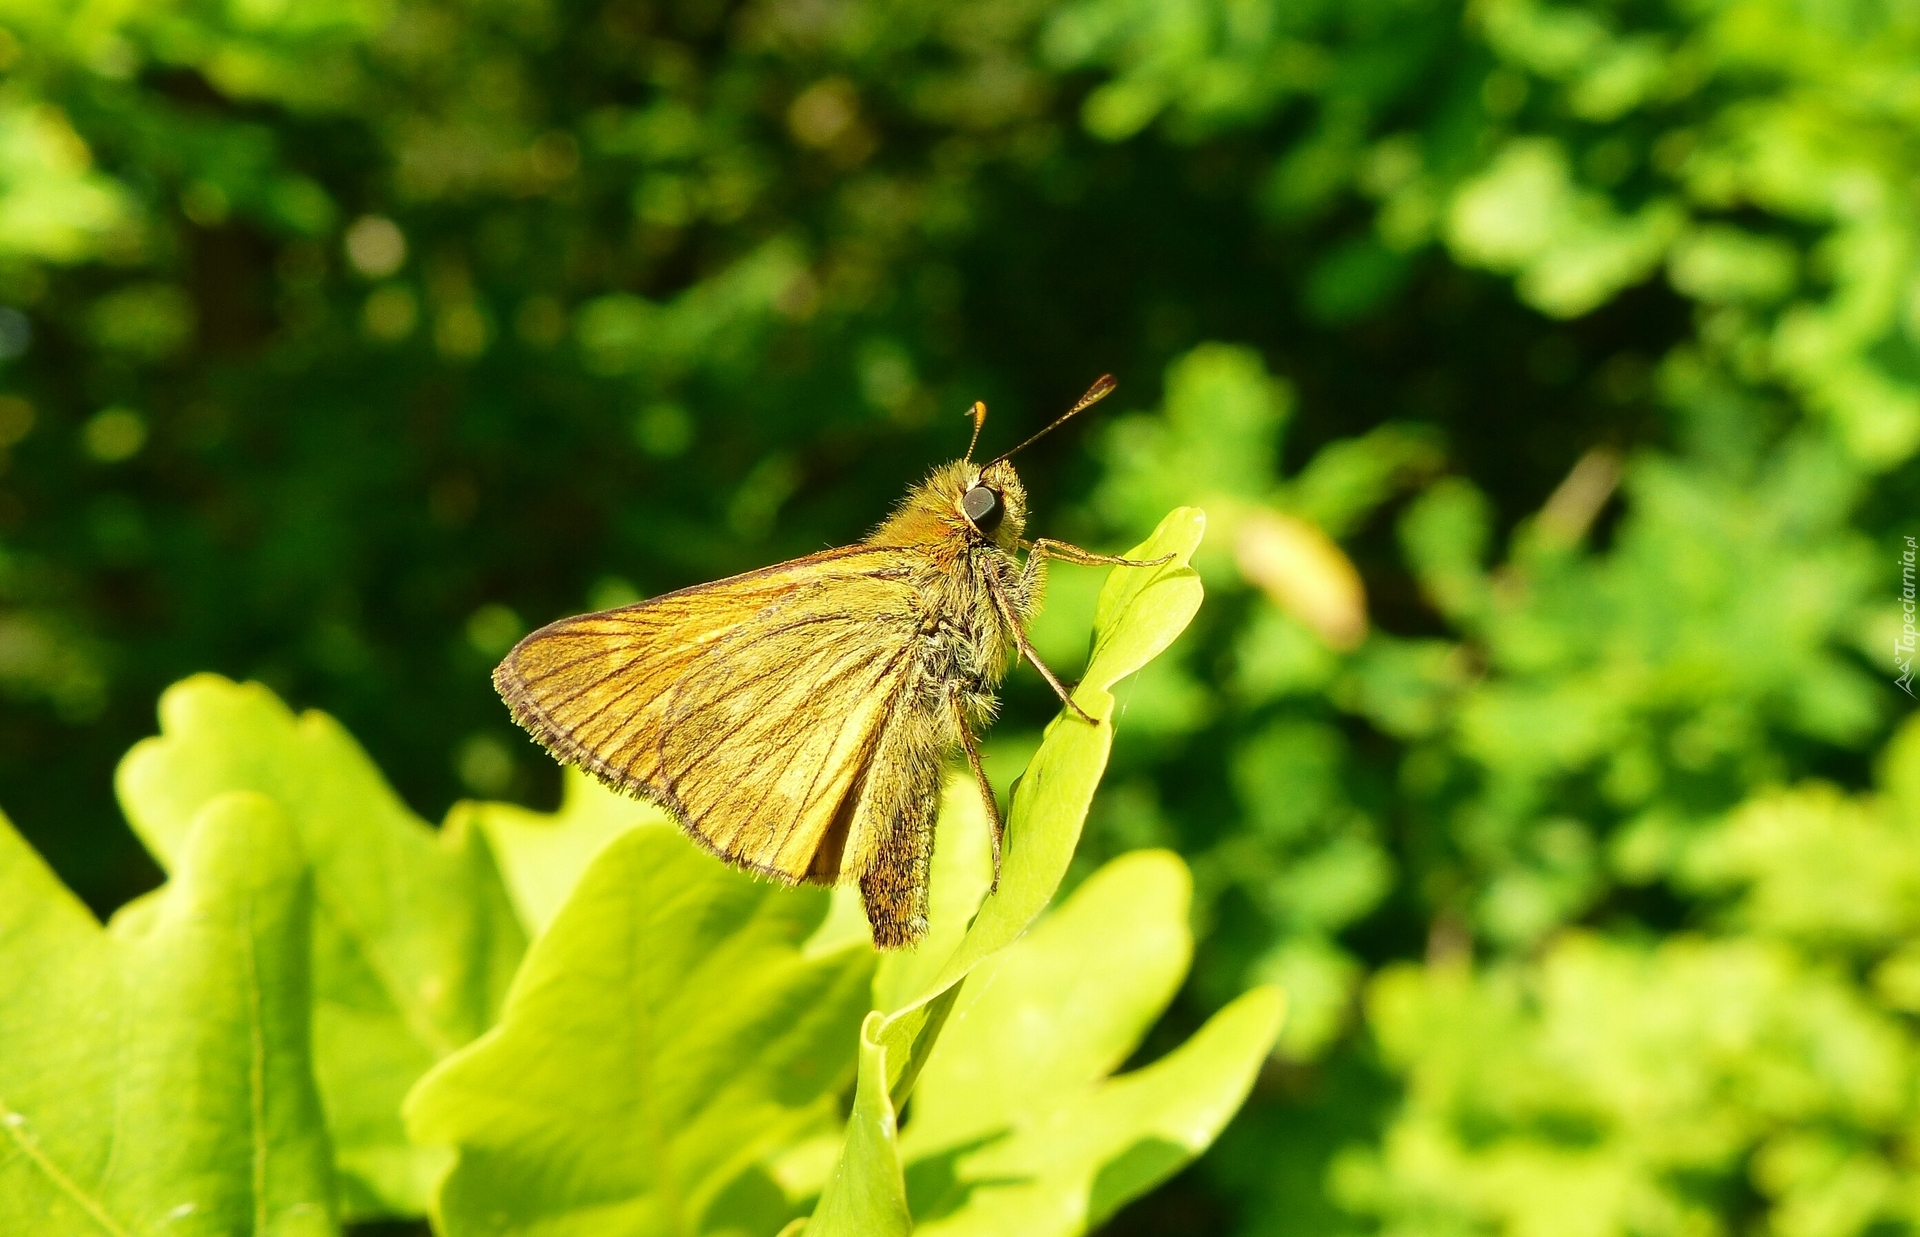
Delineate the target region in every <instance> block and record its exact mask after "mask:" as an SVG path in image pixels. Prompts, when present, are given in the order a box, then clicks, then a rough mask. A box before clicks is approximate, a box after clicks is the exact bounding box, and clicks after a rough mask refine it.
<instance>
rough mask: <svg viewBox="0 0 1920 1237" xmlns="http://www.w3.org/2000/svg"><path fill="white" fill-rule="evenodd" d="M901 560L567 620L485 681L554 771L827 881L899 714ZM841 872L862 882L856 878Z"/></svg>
mask: <svg viewBox="0 0 1920 1237" xmlns="http://www.w3.org/2000/svg"><path fill="white" fill-rule="evenodd" d="M910 571H911V564H910V563H908V564H903V563H902V561H901V552H900V551H899V550H898V549H886V550H881V549H877V548H869V547H864V546H856V547H850V548H848V549H844V550H828V551H825V552H823V553H820V554H814V555H809V556H807V557H806V558H801V559H795V560H794V561H792V562H789V563H782V564H780V565H778V566H775V567H769V568H766V569H764V570H762V571H754V572H748V573H747V574H745V575H740V576H734V577H732V578H730V579H726V580H719V581H716V582H714V583H712V584H706V585H700V586H698V587H695V588H691V589H684V590H681V591H680V592H677V593H668V594H666V595H664V596H661V597H656V598H653V599H652V600H650V601H644V602H640V603H638V604H637V605H632V606H624V607H621V608H620V609H616V610H607V611H602V612H600V613H598V614H587V615H582V616H580V617H578V618H571V619H562V620H561V621H559V622H557V623H552V624H549V625H548V626H546V627H543V628H541V629H540V630H539V631H536V632H534V633H533V634H532V635H530V636H528V637H527V638H526V639H524V640H522V641H521V642H520V643H519V644H518V645H516V646H515V647H514V649H513V651H512V652H511V653H509V654H508V655H507V658H506V660H504V661H503V662H501V664H500V666H499V668H498V669H497V670H496V671H495V672H494V682H495V684H496V685H497V686H498V687H499V689H500V693H501V695H502V696H503V697H505V698H506V700H507V703H508V705H509V706H510V707H511V708H512V710H513V714H514V717H515V718H516V719H517V720H518V721H519V722H520V723H521V724H522V725H523V726H525V727H526V728H527V729H528V730H529V731H531V732H532V733H533V735H534V737H535V738H537V739H538V740H539V741H540V742H541V743H542V744H544V745H545V746H546V747H547V748H548V749H549V750H551V751H552V752H553V753H554V754H555V755H556V756H558V757H560V759H562V760H563V761H566V762H567V763H569V764H575V765H578V766H580V767H581V768H584V769H586V770H587V771H589V772H591V773H593V774H594V775H595V776H597V777H598V778H600V780H602V781H603V782H606V783H607V784H608V785H610V786H612V787H614V788H615V789H618V790H622V791H626V792H628V793H632V794H637V795H639V796H641V797H644V798H647V799H650V800H652V801H654V802H657V803H660V804H661V805H663V806H664V807H666V808H667V809H668V810H669V811H670V812H671V813H672V814H673V815H674V816H675V818H676V819H677V820H678V821H679V823H680V824H681V826H682V827H683V828H685V829H686V830H687V832H688V833H689V834H691V835H692V836H693V837H694V838H695V839H696V840H698V841H699V842H700V843H701V844H702V845H704V846H706V847H708V848H709V849H711V850H713V851H714V852H715V853H716V854H719V855H721V856H722V857H724V858H726V859H728V860H730V861H731V862H734V863H737V864H739V865H741V866H743V867H747V868H751V869H753V870H756V871H759V872H761V873H764V874H766V875H769V876H774V877H777V878H779V879H783V880H789V881H793V880H815V881H826V882H831V881H832V880H834V879H837V878H839V877H840V876H841V875H843V873H842V871H841V868H842V849H843V848H845V850H846V858H847V860H848V861H850V862H853V863H854V864H855V865H856V866H857V865H859V864H863V863H864V862H865V861H866V858H867V856H868V855H869V854H870V853H871V851H872V849H873V845H874V843H875V842H877V841H878V839H874V838H867V837H854V838H851V839H850V838H849V837H848V830H849V827H850V825H852V823H853V822H852V820H851V816H852V808H853V805H854V804H855V803H856V802H857V801H858V800H859V798H860V791H861V789H862V786H863V783H864V779H865V777H866V774H867V771H868V768H869V766H870V764H871V762H872V758H873V756H874V753H875V752H876V750H878V748H879V745H880V743H881V739H882V736H883V735H884V734H885V733H886V729H887V726H888V724H889V721H890V720H891V719H892V718H893V716H894V714H895V712H896V710H897V709H899V708H901V707H910V702H908V701H906V699H905V698H906V696H907V695H908V691H907V688H908V684H909V682H910V681H911V677H912V670H913V667H912V664H911V659H912V656H913V649H914V641H915V636H916V632H917V630H918V621H917V618H916V607H915V602H916V593H915V590H914V588H913V585H912V584H911V582H910V579H909V576H910ZM849 874H851V875H858V874H859V872H858V871H857V870H856V871H854V872H852V873H849Z"/></svg>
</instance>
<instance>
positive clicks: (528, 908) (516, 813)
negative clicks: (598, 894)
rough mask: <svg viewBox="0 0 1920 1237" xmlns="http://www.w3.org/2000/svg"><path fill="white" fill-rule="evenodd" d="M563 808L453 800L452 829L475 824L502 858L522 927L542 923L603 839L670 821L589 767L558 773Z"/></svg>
mask: <svg viewBox="0 0 1920 1237" xmlns="http://www.w3.org/2000/svg"><path fill="white" fill-rule="evenodd" d="M561 777H562V781H561V794H560V810H559V811H558V812H535V811H532V810H530V809H528V808H523V807H520V806H519V805H517V804H513V803H458V804H455V805H454V808H453V811H452V812H449V813H448V814H447V827H448V829H449V830H455V829H461V828H470V829H478V830H479V831H480V833H481V834H483V835H484V836H485V837H486V839H487V843H488V845H490V846H491V847H492V848H493V853H494V856H495V857H496V858H497V859H498V861H499V864H500V875H501V877H502V878H503V879H504V880H505V881H506V885H507V895H508V896H509V897H510V898H511V899H512V900H513V909H514V911H515V912H516V913H517V914H518V915H519V916H520V923H521V926H522V927H524V928H525V929H526V930H527V935H529V936H536V935H538V934H539V933H541V932H544V931H546V930H547V926H548V925H549V924H551V923H552V922H553V917H554V916H555V915H556V914H558V913H559V911H560V904H561V903H562V902H565V901H566V900H567V895H568V894H569V893H572V892H573V887H574V886H575V885H576V884H578V883H579V881H580V874H581V873H583V872H585V871H586V870H587V865H588V864H590V863H592V862H593V858H594V856H595V855H598V854H599V853H600V851H601V849H602V848H604V847H605V846H606V844H607V843H608V842H611V841H612V840H613V839H614V838H616V837H618V836H619V835H620V834H622V833H625V832H626V831H627V830H628V829H631V828H634V827H635V826H637V825H664V824H671V823H673V822H672V818H671V817H669V816H668V815H667V814H666V812H665V811H664V810H662V809H661V808H659V807H656V806H655V805H653V804H651V803H643V802H641V801H639V800H638V799H630V798H628V797H626V796H625V795H621V794H617V793H615V792H614V791H612V790H609V789H608V788H607V787H606V786H604V785H602V784H601V783H600V782H599V781H598V780H596V779H595V778H594V777H593V776H592V775H591V774H587V773H582V772H581V771H580V770H578V769H567V770H564V771H563V772H562V774H561Z"/></svg>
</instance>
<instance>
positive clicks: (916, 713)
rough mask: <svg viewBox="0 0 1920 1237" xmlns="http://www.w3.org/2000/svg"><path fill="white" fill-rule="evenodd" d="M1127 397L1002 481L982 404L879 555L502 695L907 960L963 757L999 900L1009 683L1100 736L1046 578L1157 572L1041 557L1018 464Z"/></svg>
mask: <svg viewBox="0 0 1920 1237" xmlns="http://www.w3.org/2000/svg"><path fill="white" fill-rule="evenodd" d="M1113 388H1114V381H1113V379H1112V377H1111V376H1103V377H1102V378H1101V379H1100V380H1099V381H1098V382H1095V383H1094V384H1093V386H1092V387H1091V388H1090V389H1089V390H1088V391H1087V393H1086V394H1085V395H1084V396H1082V397H1081V398H1080V400H1079V401H1078V402H1077V403H1075V404H1074V405H1073V407H1072V408H1070V409H1068V410H1067V412H1066V413H1065V415H1063V416H1061V417H1060V418H1058V419H1057V420H1055V421H1054V422H1053V423H1052V424H1050V425H1048V426H1047V427H1046V428H1044V429H1042V430H1041V431H1040V432H1039V433H1037V434H1035V435H1033V436H1032V437H1031V438H1028V439H1027V440H1026V441H1025V442H1022V443H1021V444H1020V445H1019V446H1017V447H1015V448H1013V450H1011V451H1008V452H1006V453H1005V454H1003V455H1000V456H998V457H996V458H994V459H992V460H989V461H988V462H986V463H985V464H975V463H973V462H972V461H973V448H974V446H975V445H976V444H977V443H978V442H979V439H980V429H981V427H982V425H983V424H984V423H985V420H986V405H985V404H983V403H979V402H976V403H975V404H974V405H973V407H972V408H971V409H969V415H970V416H971V417H972V418H973V438H972V440H971V441H970V442H969V443H968V445H967V453H966V455H965V456H964V457H963V458H961V459H959V460H955V461H953V462H952V463H949V464H945V465H942V466H940V467H939V468H936V469H934V470H933V472H932V474H931V475H929V476H928V477H927V479H926V480H925V481H923V482H922V483H920V484H919V485H916V486H914V487H912V489H910V490H909V491H908V493H907V495H906V497H905V498H904V499H903V500H902V501H901V502H900V504H899V506H898V507H896V508H895V509H894V511H893V513H892V515H890V516H889V517H888V518H887V519H886V520H885V521H884V522H883V523H882V524H881V525H880V526H879V528H877V529H876V530H875V531H874V532H873V534H872V535H871V536H869V537H868V538H867V539H866V540H865V541H862V542H860V543H859V544H857V545H851V546H846V547H843V548H841V549H835V550H823V551H821V552H820V553H817V554H809V555H807V556H805V557H804V558H796V559H794V560H793V561H791V562H786V563H779V564H776V565H774V566H771V567H763V568H761V569H760V570H758V571H749V572H746V573H744V574H742V575H737V576H731V577H729V578H727V579H724V580H716V581H714V582H713V583H711V584H699V585H695V586H693V587H691V588H684V589H681V590H679V591H678V592H673V593H666V594H664V595H662V596H659V597H654V598H651V599H649V600H647V601H642V602H638V603H636V604H633V605H627V606H620V607H618V608H616V609H612V610H602V611H600V612H598V613H595V614H585V615H580V616H578V617H574V618H565V619H561V620H559V621H558V622H554V623H550V624H548V625H547V626H545V627H542V628H540V629H539V630H538V631H536V632H534V633H532V634H531V635H529V636H527V637H526V638H525V639H523V640H521V641H520V642H519V644H517V645H515V646H514V648H513V650H512V651H511V652H509V653H508V654H507V656H506V658H505V659H504V660H503V661H501V663H500V665H499V666H498V667H497V668H496V669H495V670H494V673H493V682H494V686H495V688H496V689H497V690H498V691H499V693H500V695H501V697H502V699H504V700H505V701H506V703H507V706H508V708H509V709H510V710H511V711H512V713H513V716H514V719H515V720H516V721H517V722H519V723H520V725H522V726H524V727H525V728H526V729H527V730H528V731H529V732H530V733H531V734H532V735H533V737H534V739H535V740H537V741H538V742H539V743H540V744H541V745H542V746H544V747H545V748H546V749H547V750H548V751H549V752H551V753H552V754H553V755H554V756H555V757H556V758H557V759H559V760H560V761H561V762H563V763H565V764H569V765H574V766H577V767H579V768H581V769H584V770H586V771H587V772H589V773H591V774H593V775H594V776H595V777H597V778H599V779H600V780H601V781H602V782H604V783H606V784H607V785H608V786H610V787H613V788H614V789H615V790H618V791H621V792H624V793H627V794H631V795H634V796H637V797H639V798H641V799H645V800H648V801H650V802H653V803H656V804H658V805H660V806H661V807H662V808H664V809H666V811H667V812H668V814H669V815H671V816H672V817H673V819H674V820H675V821H676V822H677V823H678V824H679V826H680V827H681V829H682V830H684V831H685V832H686V834H687V836H688V837H690V838H691V839H692V840H693V841H694V842H696V843H698V844H699V845H700V846H702V847H705V848H706V849H707V850H709V851H711V852H712V853H713V854H714V855H716V856H718V857H719V858H721V859H723V860H725V861H726V862H728V863H730V864H733V865H735V866H737V867H740V868H744V869H746V870H748V871H751V872H755V873H758V874H760V875H762V876H767V877H771V878H773V879H775V880H778V881H783V882H786V883H790V884H794V883H800V882H807V883H813V884H823V885H831V884H837V883H842V882H856V883H857V884H858V885H859V888H860V896H861V901H862V903H863V904H864V906H865V908H866V912H867V919H868V922H869V923H870V924H871V926H872V929H873V941H874V944H875V945H876V946H877V947H879V948H881V949H900V948H907V947H911V946H913V945H915V944H917V943H918V942H919V941H920V939H921V938H922V937H924V936H925V935H926V931H927V874H928V867H929V864H930V862H931V860H932V857H933V841H934V824H935V817H936V815H937V812H938V807H939V801H940V784H941V780H942V773H943V770H944V768H945V766H946V764H947V762H948V760H949V759H950V758H951V757H952V755H953V753H954V752H955V751H959V752H962V753H964V755H965V757H966V761H967V764H968V766H969V767H970V768H971V770H972V773H973V777H974V779H975V781H976V782H977V783H978V784H979V788H980V794H981V797H982V799H983V800H984V801H985V803H986V808H987V817H988V820H989V822H990V825H991V838H992V854H993V870H994V883H995V886H996V887H997V885H998V882H999V872H1000V852H1001V841H1002V833H1003V831H1004V825H1003V823H1002V821H1001V818H1000V813H999V809H998V807H997V806H996V804H995V802H994V795H993V787H992V785H991V784H990V783H989V782H988V781H987V776H986V773H985V771H984V770H983V769H982V768H981V764H980V751H979V743H978V735H979V733H980V732H981V730H983V729H984V728H985V727H986V726H987V725H989V724H990V723H991V722H992V720H993V717H994V713H995V711H996V709H997V707H998V699H997V695H996V693H997V691H998V689H999V686H1000V683H1001V680H1002V679H1003V678H1004V677H1005V675H1006V673H1007V672H1008V670H1010V669H1011V668H1012V666H1013V665H1014V664H1015V662H1016V661H1017V660H1018V659H1019V658H1021V657H1024V658H1026V659H1027V661H1029V662H1030V663H1031V664H1032V665H1033V667H1034V669H1036V670H1037V671H1039V673H1040V674H1041V676H1042V677H1043V678H1045V679H1046V681H1047V683H1048V684H1049V685H1050V686H1052V688H1053V690H1054V691H1055V692H1056V693H1058V694H1059V696H1060V698H1061V700H1062V701H1064V702H1065V703H1066V705H1067V707H1068V708H1069V709H1071V710H1072V711H1073V712H1074V713H1076V714H1077V715H1078V716H1079V717H1080V718H1081V719H1082V720H1084V721H1085V722H1087V723H1089V724H1095V725H1097V724H1099V723H1098V722H1096V721H1095V720H1094V719H1093V718H1092V717H1090V716H1088V715H1087V714H1086V713H1085V712H1084V711H1083V710H1081V709H1080V708H1079V706H1078V705H1075V704H1074V703H1073V699H1072V696H1071V695H1070V694H1069V692H1068V690H1067V688H1066V686H1065V685H1064V684H1062V683H1061V682H1060V680H1059V678H1058V677H1057V676H1056V675H1055V674H1054V673H1053V672H1052V671H1051V670H1049V669H1048V668H1047V666H1046V664H1045V663H1044V662H1042V661H1041V659H1040V658H1039V656H1038V655H1037V654H1035V653H1034V651H1033V647H1032V645H1031V644H1029V643H1028V641H1027V635H1026V625H1027V623H1028V621H1029V620H1030V619H1031V618H1032V617H1033V615H1034V614H1035V613H1036V612H1037V611H1038V609H1039V607H1040V603H1041V595H1042V592H1043V591H1044V589H1045V585H1046V570H1047V563H1048V562H1049V561H1050V560H1054V559H1058V560H1061V561H1064V562H1069V563H1083V564H1115V565H1124V566H1148V565H1152V564H1150V563H1141V562H1136V561H1134V560H1131V559H1125V558H1117V557H1114V556H1111V555H1104V554H1094V553H1090V552H1089V551H1086V550H1083V549H1080V548H1079V547H1077V546H1072V545H1068V544H1066V543H1065V542H1060V541H1053V540H1050V539H1048V538H1044V537H1043V538H1040V539H1039V540H1036V541H1027V540H1026V539H1025V538H1024V537H1023V536H1022V534H1023V533H1024V532H1025V530H1026V523H1027V495H1026V490H1025V488H1024V487H1023V486H1022V485H1021V483H1020V478H1019V476H1018V474H1017V473H1015V471H1014V469H1013V465H1012V464H1011V463H1009V462H1008V461H1009V459H1010V457H1011V456H1013V455H1015V454H1016V453H1018V452H1019V451H1021V450H1024V449H1025V448H1026V447H1027V446H1029V445H1031V444H1032V443H1033V442H1035V441H1037V440H1038V439H1039V438H1041V437H1042V436H1044V435H1045V434H1047V433H1049V432H1051V431H1052V430H1053V429H1055V428H1057V427H1058V426H1060V425H1061V424H1063V423H1065V422H1066V421H1067V420H1068V419H1070V418H1071V417H1073V416H1075V415H1076V414H1078V413H1080V412H1081V411H1083V410H1085V409H1086V408H1088V407H1090V406H1092V405H1093V404H1094V403H1096V402H1097V401H1099V400H1100V399H1102V398H1104V397H1105V396H1106V395H1107V394H1108V393H1109V392H1111V391H1112V390H1113ZM1022 552H1024V558H1023V557H1022ZM1154 561H1155V562H1164V561H1166V560H1164V559H1160V560H1154Z"/></svg>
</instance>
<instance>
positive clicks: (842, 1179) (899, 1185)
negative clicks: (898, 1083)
mask: <svg viewBox="0 0 1920 1237" xmlns="http://www.w3.org/2000/svg"><path fill="white" fill-rule="evenodd" d="M885 1019H886V1016H885V1015H884V1014H882V1013H880V1011H878V1010H875V1011H874V1012H872V1013H870V1014H868V1015H867V1019H866V1021H865V1022H864V1023H862V1024H861V1026H860V1081H859V1084H858V1086H857V1088H856V1089H855V1091H854V1096H853V1114H852V1115H851V1116H850V1117H848V1118H847V1141H846V1147H845V1150H844V1151H843V1152H842V1153H841V1156H840V1159H839V1162H838V1163H836V1164H835V1165H834V1166H833V1177H832V1178H831V1179H829V1181H828V1183H827V1188H826V1190H825V1191H824V1193H823V1196H822V1198H821V1200H820V1205H819V1207H817V1208H816V1209H815V1210H814V1213H813V1218H812V1219H811V1220H809V1221H807V1223H806V1228H805V1230H804V1231H808V1232H813V1233H869V1234H886V1233H908V1232H911V1231H913V1217H912V1216H911V1215H909V1214H908V1212H907V1182H906V1178H905V1177H904V1176H902V1175H901V1172H900V1158H899V1156H898V1155H896V1154H895V1142H896V1141H897V1139H898V1138H899V1128H898V1127H897V1126H896V1125H895V1123H894V1115H893V1101H892V1100H891V1099H890V1098H889V1097H888V1094H887V1077H888V1074H889V1071H888V1069H887V1047H886V1045H885V1044H884V1043H882V1042H880V1039H879V1037H878V1034H877V1032H878V1031H879V1030H880V1028H881V1024H882V1023H883V1022H884V1021H885Z"/></svg>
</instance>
